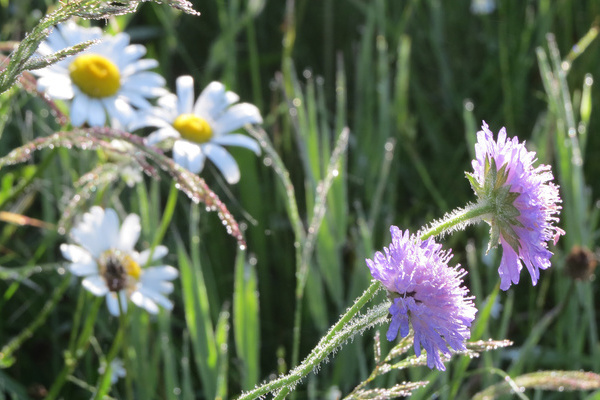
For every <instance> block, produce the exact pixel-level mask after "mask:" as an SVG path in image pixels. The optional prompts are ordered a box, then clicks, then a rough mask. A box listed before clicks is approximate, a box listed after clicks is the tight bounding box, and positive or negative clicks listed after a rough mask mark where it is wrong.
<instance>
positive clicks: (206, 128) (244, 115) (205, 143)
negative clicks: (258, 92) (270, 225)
mask: <svg viewBox="0 0 600 400" xmlns="http://www.w3.org/2000/svg"><path fill="white" fill-rule="evenodd" d="M176 86H177V95H174V94H169V95H166V96H163V97H161V98H160V99H159V100H158V107H155V108H153V109H152V110H151V111H149V112H145V113H140V114H138V115H137V116H136V118H135V120H134V121H133V122H132V123H131V124H130V125H129V129H131V130H134V129H138V128H142V127H156V128H158V130H156V131H155V132H153V133H152V134H151V135H150V136H148V138H147V143H148V144H151V145H153V144H157V143H159V142H162V141H163V140H165V139H174V140H175V142H174V144H173V159H174V160H175V162H176V163H177V164H179V165H181V166H182V167H184V168H186V169H188V170H189V171H191V172H193V173H199V172H200V171H202V168H204V162H205V160H206V158H207V157H208V159H209V160H210V161H212V162H213V163H214V164H215V165H216V167H217V168H218V169H219V170H220V171H221V173H222V174H223V175H224V176H225V179H226V180H227V182H229V183H230V184H234V183H237V182H238V181H239V180H240V170H239V167H238V165H237V163H236V162H235V159H234V158H233V157H232V156H231V155H230V154H229V153H228V152H227V151H226V150H225V148H224V147H223V146H240V147H245V148H247V149H250V150H252V151H253V152H254V153H256V154H257V155H258V154H260V146H259V145H258V143H257V142H256V141H255V140H254V139H252V138H250V137H248V136H246V135H243V134H239V133H231V132H233V131H235V130H237V129H239V128H241V127H243V126H244V125H245V124H260V123H262V117H261V115H260V111H259V110H258V108H256V106H254V105H252V104H249V103H239V104H235V103H237V101H238V100H239V97H238V95H237V94H235V93H233V92H230V91H226V90H225V86H224V85H223V84H222V83H220V82H211V83H210V84H209V85H208V86H207V87H206V88H205V89H204V90H203V91H202V93H200V96H199V97H198V99H197V100H196V102H195V103H194V80H193V78H192V77H191V76H181V77H179V78H178V79H177V82H176Z"/></svg>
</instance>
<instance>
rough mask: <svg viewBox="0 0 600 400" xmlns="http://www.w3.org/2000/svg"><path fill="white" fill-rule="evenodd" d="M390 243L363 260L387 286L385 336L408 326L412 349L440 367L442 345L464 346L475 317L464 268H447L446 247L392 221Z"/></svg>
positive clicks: (405, 332)
mask: <svg viewBox="0 0 600 400" xmlns="http://www.w3.org/2000/svg"><path fill="white" fill-rule="evenodd" d="M390 232H391V234H392V243H391V244H390V246H389V247H384V248H383V250H384V253H385V254H384V253H381V252H376V253H375V255H374V257H373V259H372V260H371V259H367V260H366V262H367V265H368V267H369V269H370V270H371V275H373V278H375V279H377V280H379V281H381V283H382V284H383V286H384V287H385V288H386V289H387V290H388V292H389V293H388V294H389V296H390V299H391V300H392V305H391V306H390V314H391V315H392V320H391V323H390V327H389V329H388V332H387V339H388V340H390V341H391V340H394V339H395V338H396V336H397V335H398V331H399V332H400V335H401V336H402V337H406V336H407V335H408V333H409V331H410V326H412V329H413V332H414V336H415V341H414V349H415V354H417V356H418V355H420V354H421V346H422V347H423V348H424V349H425V350H427V365H428V366H429V368H433V367H435V368H437V369H438V370H440V371H443V370H445V369H446V368H445V366H444V363H443V362H442V360H441V358H440V354H439V353H440V352H442V353H444V354H446V355H450V354H451V353H450V350H449V348H448V347H450V348H452V349H454V350H464V349H465V345H464V342H465V340H466V339H468V338H469V337H470V336H471V333H470V330H469V329H470V326H471V323H472V322H473V320H474V319H475V313H476V312H477V309H476V308H475V306H474V304H473V301H472V297H467V294H468V291H467V288H466V287H464V286H461V285H462V283H463V281H462V277H463V276H464V275H465V274H466V271H465V270H463V269H459V268H458V266H457V267H456V268H450V267H449V266H448V261H449V260H450V258H452V254H451V252H450V251H443V250H442V246H441V245H440V244H437V243H435V242H434V241H433V239H431V238H430V239H428V240H426V241H422V240H421V239H420V238H418V237H416V236H415V235H410V234H409V232H408V231H405V232H404V233H403V232H402V231H401V230H400V229H398V228H397V227H396V226H392V227H391V228H390Z"/></svg>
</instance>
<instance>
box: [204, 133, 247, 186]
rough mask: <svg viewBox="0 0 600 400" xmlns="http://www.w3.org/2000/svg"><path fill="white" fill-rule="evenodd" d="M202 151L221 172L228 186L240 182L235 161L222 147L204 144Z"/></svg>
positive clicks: (238, 170)
mask: <svg viewBox="0 0 600 400" xmlns="http://www.w3.org/2000/svg"><path fill="white" fill-rule="evenodd" d="M202 150H203V151H204V154H206V156H207V157H208V158H209V160H210V161H212V162H213V164H215V165H216V166H217V168H218V169H219V171H221V173H222V174H223V176H225V179H226V180H227V182H228V183H229V184H230V185H233V184H235V183H238V182H239V180H240V169H239V168H238V165H237V163H236V162H235V159H234V158H233V157H232V156H231V154H229V153H228V152H227V150H225V149H224V148H223V147H221V146H219V145H217V144H211V143H206V144H205V145H204V146H203V148H202Z"/></svg>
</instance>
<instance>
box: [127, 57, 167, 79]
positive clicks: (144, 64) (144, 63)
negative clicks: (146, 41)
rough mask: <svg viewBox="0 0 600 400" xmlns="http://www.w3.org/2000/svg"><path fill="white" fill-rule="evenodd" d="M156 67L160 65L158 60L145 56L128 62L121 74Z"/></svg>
mask: <svg viewBox="0 0 600 400" xmlns="http://www.w3.org/2000/svg"><path fill="white" fill-rule="evenodd" d="M156 67H158V61H156V60H153V59H151V58H145V59H142V60H137V61H135V62H132V63H131V64H128V65H127V66H126V67H125V68H124V69H123V71H122V72H121V75H122V76H130V75H133V74H135V73H137V72H140V71H145V70H148V69H152V68H156Z"/></svg>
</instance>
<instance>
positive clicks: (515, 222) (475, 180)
mask: <svg viewBox="0 0 600 400" xmlns="http://www.w3.org/2000/svg"><path fill="white" fill-rule="evenodd" d="M481 128H482V130H481V131H479V132H477V144H475V153H476V159H475V160H473V162H472V165H473V173H472V174H467V177H468V179H469V181H470V182H471V186H472V187H473V190H474V191H475V193H476V194H477V197H478V198H479V203H480V204H488V205H489V206H490V207H492V209H493V210H492V211H491V213H490V216H488V217H486V218H485V219H486V221H487V222H488V223H489V224H490V225H491V229H490V245H489V248H492V247H495V246H496V245H497V244H498V243H500V244H501V245H502V260H501V262H500V267H499V268H498V272H499V274H500V288H501V289H502V290H507V289H508V288H509V287H510V285H511V283H515V284H516V283H519V275H520V273H521V269H522V268H523V264H525V266H526V267H527V270H528V271H529V274H530V275H531V281H532V283H533V284H534V285H535V284H536V283H537V281H538V279H539V276H540V271H539V270H540V269H546V268H548V267H550V257H551V256H552V252H550V251H549V250H548V245H547V243H546V242H548V241H550V240H552V241H553V243H554V244H556V242H557V241H558V238H559V237H560V235H564V233H565V232H564V231H563V230H562V229H560V228H558V227H557V226H555V225H554V223H556V222H558V214H559V212H560V209H561V207H560V206H559V205H558V203H560V202H561V199H560V196H559V193H558V187H557V186H556V185H554V184H553V183H552V182H551V181H552V180H553V179H554V176H553V175H552V171H551V169H550V166H549V165H539V166H537V167H535V168H534V166H533V163H534V162H535V161H536V154H535V152H530V151H527V149H526V148H525V142H523V143H519V139H518V138H517V137H513V138H512V139H507V137H506V129H505V128H502V129H500V132H499V133H498V140H497V141H494V135H493V133H492V131H490V130H489V128H488V125H487V124H486V123H485V121H484V122H483V126H482V127H481Z"/></svg>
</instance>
